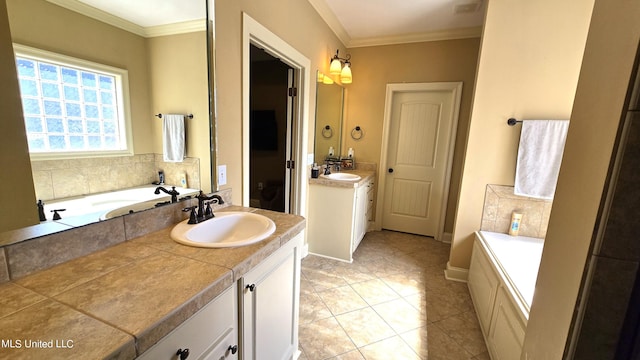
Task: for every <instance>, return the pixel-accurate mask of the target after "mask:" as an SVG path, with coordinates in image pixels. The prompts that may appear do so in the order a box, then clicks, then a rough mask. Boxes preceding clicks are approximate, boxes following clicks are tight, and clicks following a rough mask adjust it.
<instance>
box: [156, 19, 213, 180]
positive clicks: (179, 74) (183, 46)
mask: <svg viewBox="0 0 640 360" xmlns="http://www.w3.org/2000/svg"><path fill="white" fill-rule="evenodd" d="M147 44H148V51H149V53H148V58H149V72H150V83H151V89H152V90H153V91H152V95H151V108H152V112H153V114H158V113H165V114H170V113H175V114H193V116H194V117H193V119H187V120H186V126H187V128H186V131H187V154H186V155H187V156H188V157H190V158H193V157H195V158H198V159H200V179H199V181H196V180H198V179H187V181H188V182H190V183H192V184H196V183H198V184H199V185H200V186H201V187H202V190H204V191H206V192H210V191H211V165H210V163H209V158H210V156H211V155H210V153H209V93H208V87H207V52H206V32H204V31H201V32H194V33H187V34H179V35H170V36H161V37H155V38H150V39H148V40H147ZM146 121H147V124H148V125H149V123H150V125H151V133H152V134H153V136H152V137H151V138H152V139H153V152H154V153H156V154H162V120H160V119H158V118H155V117H151V116H147V120H146ZM167 181H169V179H167ZM190 186H192V185H190Z"/></svg>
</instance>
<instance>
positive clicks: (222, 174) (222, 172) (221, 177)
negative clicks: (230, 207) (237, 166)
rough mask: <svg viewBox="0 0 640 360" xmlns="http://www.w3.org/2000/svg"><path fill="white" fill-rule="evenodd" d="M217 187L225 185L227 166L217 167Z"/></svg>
mask: <svg viewBox="0 0 640 360" xmlns="http://www.w3.org/2000/svg"><path fill="white" fill-rule="evenodd" d="M218 185H227V165H218Z"/></svg>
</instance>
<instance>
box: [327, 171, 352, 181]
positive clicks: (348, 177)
mask: <svg viewBox="0 0 640 360" xmlns="http://www.w3.org/2000/svg"><path fill="white" fill-rule="evenodd" d="M320 176H322V177H323V178H326V179H331V180H340V181H357V180H360V179H362V178H361V177H360V175H356V174H350V173H331V174H329V175H324V174H323V175H320Z"/></svg>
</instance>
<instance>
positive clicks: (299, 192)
mask: <svg viewBox="0 0 640 360" xmlns="http://www.w3.org/2000/svg"><path fill="white" fill-rule="evenodd" d="M242 29H243V36H242V205H243V206H250V200H251V199H250V197H251V196H250V195H251V185H250V173H251V171H250V164H251V161H250V154H251V150H250V142H251V141H250V137H251V136H250V129H251V126H250V123H251V121H250V117H251V116H250V115H251V109H250V102H251V101H250V98H251V96H250V90H251V85H250V81H249V80H250V78H251V75H250V74H251V71H250V68H251V61H250V58H251V45H254V46H256V47H257V48H259V49H262V50H264V52H266V53H267V54H269V55H271V56H273V57H275V58H277V59H279V61H280V62H282V63H284V64H286V65H287V66H289V67H290V69H289V77H288V81H290V83H289V88H290V89H288V90H287V95H288V94H289V92H290V91H291V93H292V96H289V97H288V101H287V103H288V112H290V113H291V114H290V116H288V118H289V119H290V125H289V126H288V128H289V130H288V131H289V134H288V135H287V136H286V138H287V139H289V140H290V141H289V147H290V148H289V149H288V150H287V151H286V152H287V153H288V154H290V158H289V159H290V160H286V161H285V164H286V165H287V167H288V172H289V175H288V176H285V182H286V181H287V179H288V181H289V185H285V186H288V189H289V190H285V191H284V196H285V197H286V195H287V194H289V196H290V197H289V199H288V200H287V199H286V198H285V207H286V206H287V204H288V206H289V209H288V210H286V209H285V212H287V213H291V214H296V215H301V216H306V212H307V210H306V209H307V200H306V198H307V187H308V184H307V172H308V164H307V163H308V161H307V159H308V158H309V156H307V155H308V154H307V149H308V147H309V139H308V131H309V130H308V129H309V93H310V85H311V84H313V83H314V82H313V81H312V79H311V71H310V67H311V61H310V60H309V59H308V58H307V57H305V56H304V55H303V54H302V53H300V52H299V51H297V50H296V49H295V48H293V47H292V46H291V45H289V44H288V43H287V42H285V41H284V40H282V39H281V38H279V37H278V36H277V35H275V34H274V33H273V32H271V31H269V29H267V28H265V27H264V26H262V25H261V24H260V23H258V22H257V21H255V20H254V19H253V18H251V17H250V16H249V15H248V14H246V13H243V15H242ZM265 146H268V144H267V145H265ZM263 186H266V184H264V183H263ZM256 187H257V184H256Z"/></svg>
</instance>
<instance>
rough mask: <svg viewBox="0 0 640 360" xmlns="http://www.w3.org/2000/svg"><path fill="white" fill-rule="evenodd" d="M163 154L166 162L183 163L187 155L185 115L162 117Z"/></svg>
mask: <svg viewBox="0 0 640 360" xmlns="http://www.w3.org/2000/svg"><path fill="white" fill-rule="evenodd" d="M162 120H163V122H162V143H163V144H162V145H163V146H162V152H163V159H164V161H166V162H182V161H183V160H184V155H185V136H184V134H185V129H184V115H176V114H166V115H163V116H162Z"/></svg>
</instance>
